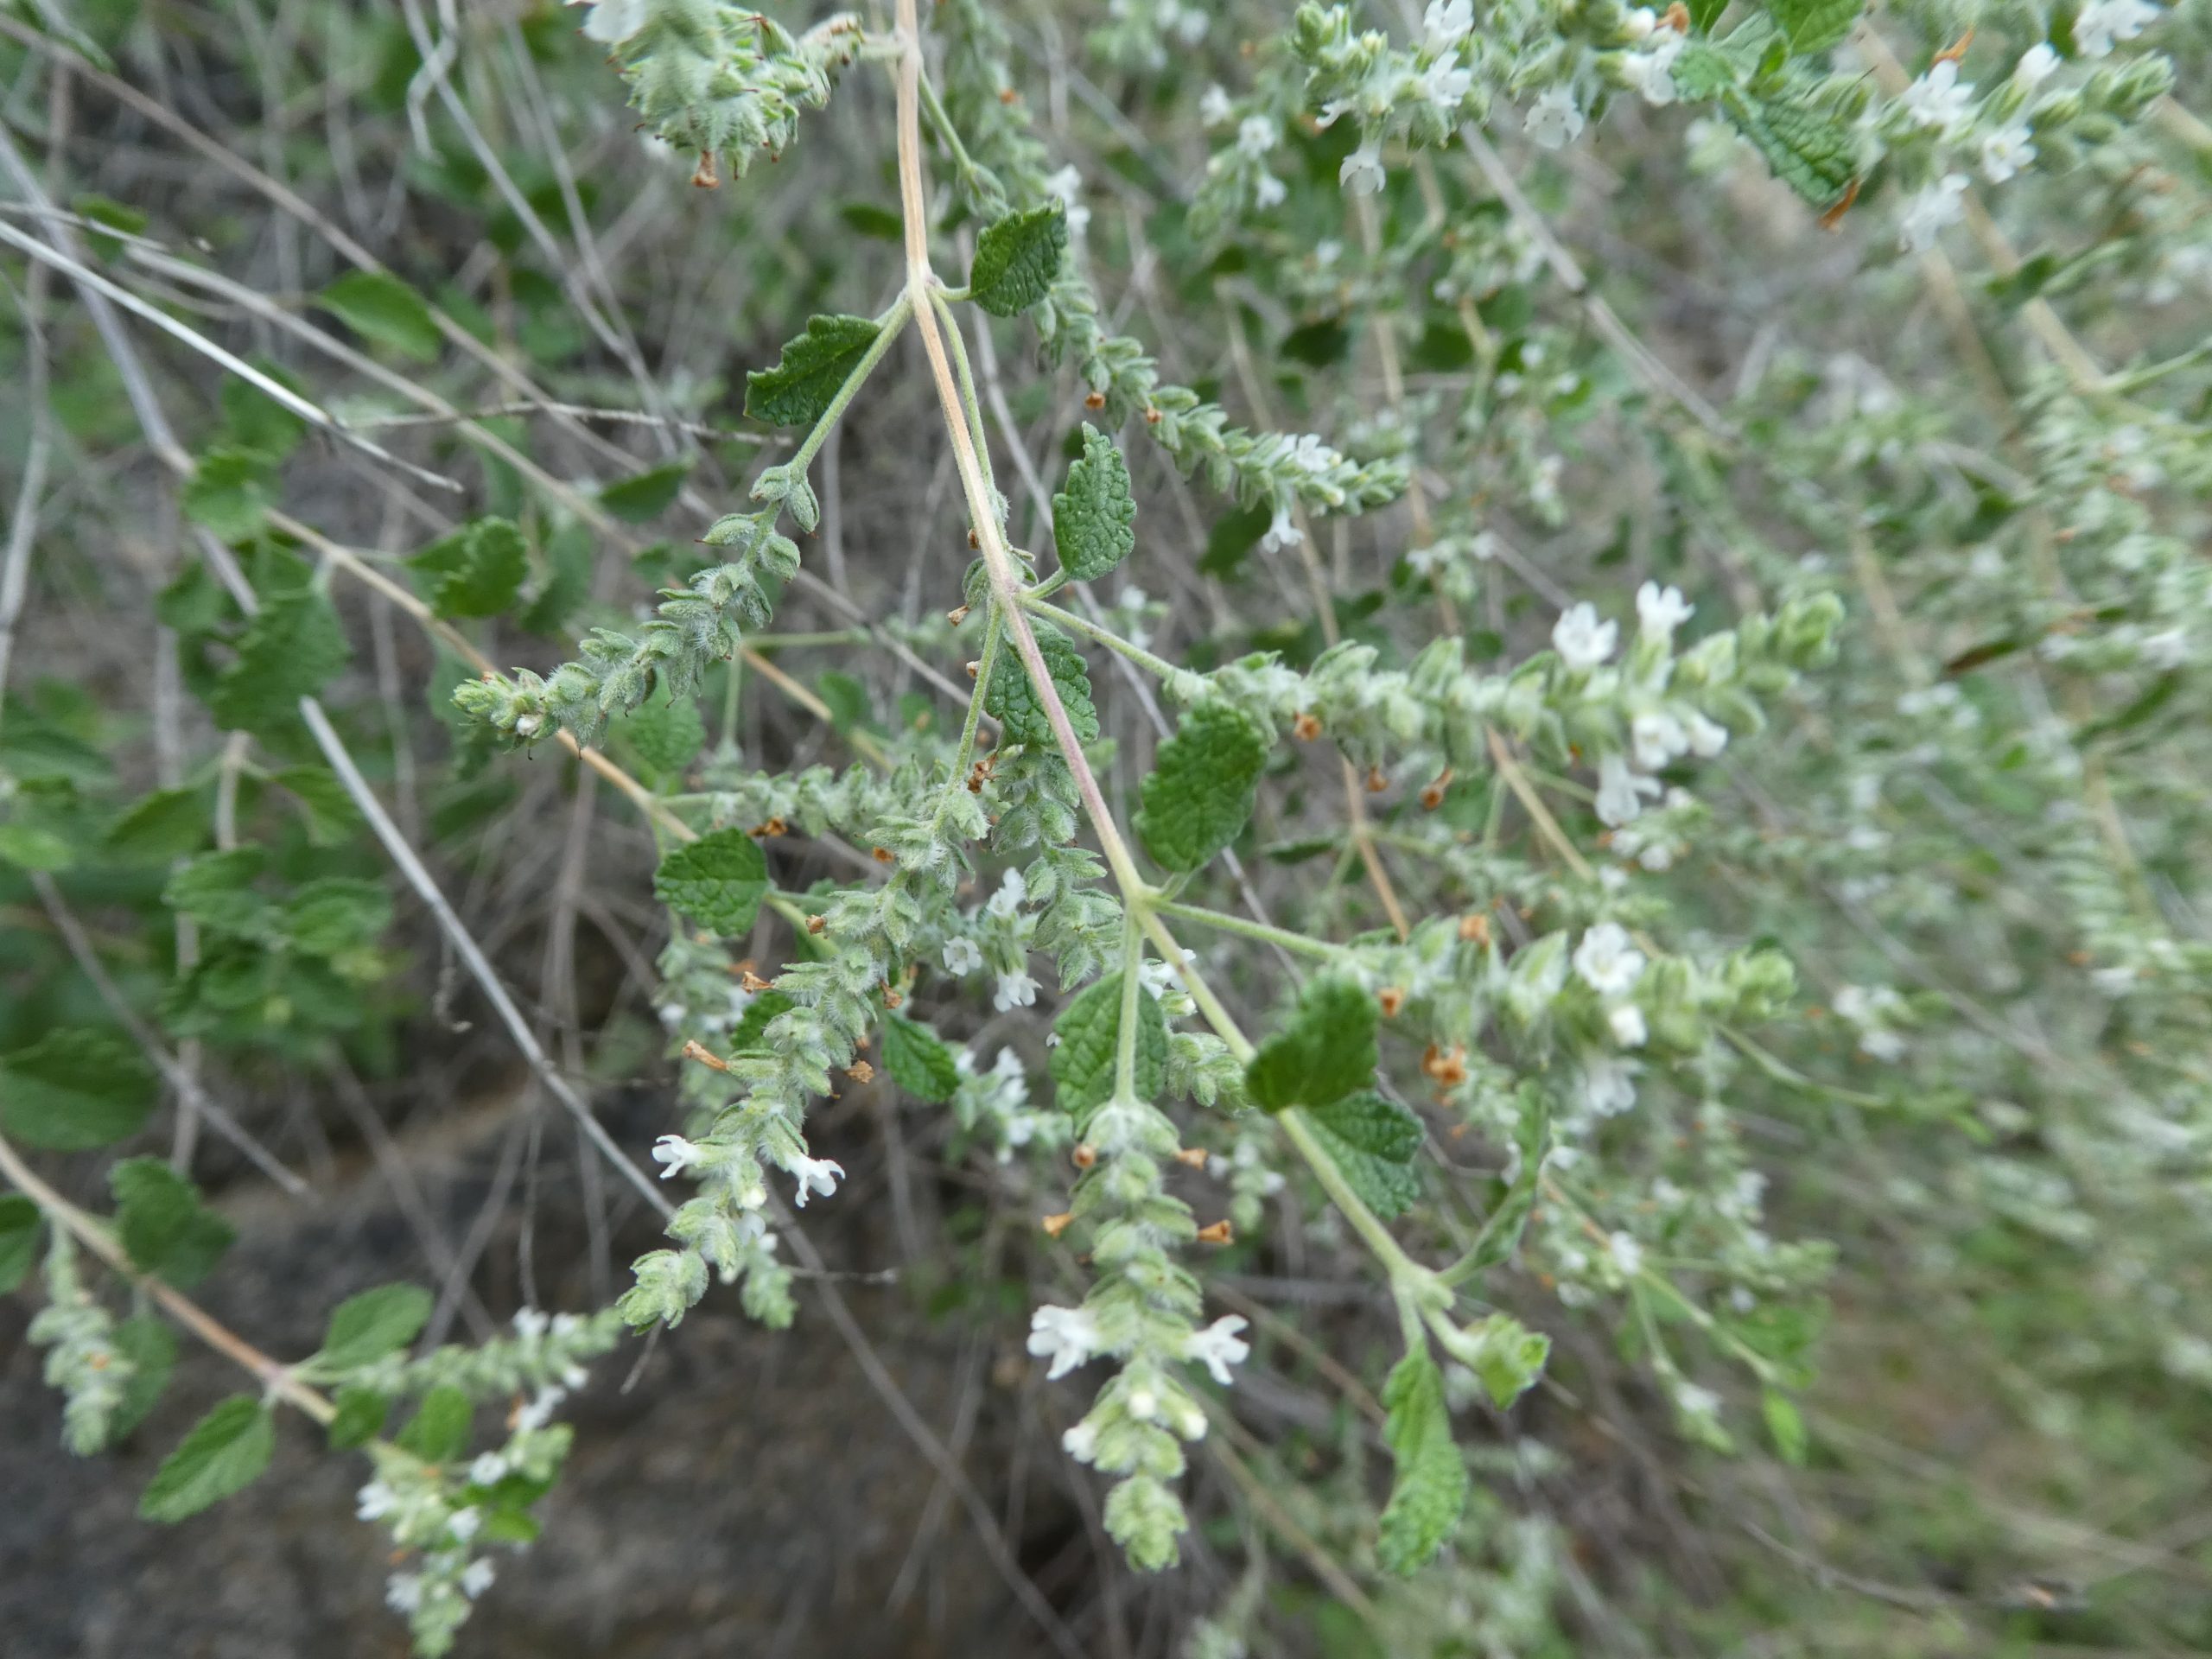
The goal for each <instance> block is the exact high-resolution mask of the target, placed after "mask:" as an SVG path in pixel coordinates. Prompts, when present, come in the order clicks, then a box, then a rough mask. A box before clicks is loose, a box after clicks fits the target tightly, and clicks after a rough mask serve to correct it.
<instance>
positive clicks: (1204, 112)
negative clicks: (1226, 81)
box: [1198, 81, 1236, 127]
mask: <svg viewBox="0 0 2212 1659" xmlns="http://www.w3.org/2000/svg"><path fill="white" fill-rule="evenodd" d="M1235 113H1236V106H1235V105H1232V104H1231V103H1230V99H1229V89H1228V88H1227V87H1225V86H1222V85H1221V84H1220V83H1219V82H1218V81H1217V82H1215V83H1214V85H1212V86H1209V87H1207V88H1206V89H1205V92H1204V93H1203V94H1202V95H1201V96H1200V97H1199V99H1198V119H1199V120H1201V121H1203V122H1205V124H1206V125H1208V126H1210V127H1218V126H1220V125H1222V124H1224V123H1225V122H1226V121H1227V120H1228V119H1229V118H1230V116H1232V115H1234V114H1235Z"/></svg>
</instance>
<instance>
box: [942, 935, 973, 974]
mask: <svg viewBox="0 0 2212 1659" xmlns="http://www.w3.org/2000/svg"><path fill="white" fill-rule="evenodd" d="M982 965H983V952H982V947H980V946H979V945H977V944H976V941H975V940H973V939H969V938H953V939H947V940H946V941H945V942H944V971H945V972H946V973H948V974H972V973H974V972H975V971H976V969H978V968H980V967H982Z"/></svg>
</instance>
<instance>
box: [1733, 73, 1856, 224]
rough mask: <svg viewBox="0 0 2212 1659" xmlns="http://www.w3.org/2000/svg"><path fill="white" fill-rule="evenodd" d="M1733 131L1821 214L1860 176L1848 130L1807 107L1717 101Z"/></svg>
mask: <svg viewBox="0 0 2212 1659" xmlns="http://www.w3.org/2000/svg"><path fill="white" fill-rule="evenodd" d="M1720 107H1721V109H1722V110H1724V111H1726V113H1727V116H1728V118H1729V120H1730V121H1732V122H1733V123H1734V124H1735V126H1736V130H1738V132H1740V133H1742V134H1743V135H1744V137H1746V138H1748V139H1750V140H1751V144H1752V147H1753V148H1754V149H1757V150H1758V152H1759V154H1760V155H1762V156H1764V157H1765V158H1766V164H1767V165H1768V166H1769V167H1770V168H1773V169H1774V175H1775V177H1777V178H1778V179H1780V180H1781V181H1783V183H1784V184H1786V185H1788V186H1789V188H1791V189H1793V190H1795V191H1796V193H1797V194H1799V195H1801V196H1802V197H1803V198H1804V199H1805V200H1807V201H1808V202H1810V203H1811V204H1812V205H1813V206H1814V207H1818V208H1820V209H1821V210H1822V211H1823V212H1825V211H1827V209H1828V208H1830V207H1834V206H1835V205H1836V204H1837V203H1839V202H1840V201H1841V200H1844V197H1845V194H1846V193H1847V192H1848V191H1849V189H1850V188H1851V182H1852V180H1853V178H1855V177H1856V176H1857V175H1858V171H1859V166H1858V154H1857V151H1856V149H1854V148H1853V143H1852V137H1851V130H1850V129H1849V128H1847V127H1846V126H1845V125H1844V124H1842V123H1841V122H1840V121H1838V120H1837V119H1836V118H1834V116H1831V115H1828V114H1827V113H1825V112H1824V111H1819V110H1815V109H1814V108H1812V107H1811V106H1810V105H1805V104H1799V103H1794V102H1789V101H1784V100H1780V99H1776V100H1772V101H1765V102H1761V101H1758V100H1754V99H1751V98H1750V97H1748V96H1746V95H1745V94H1743V93H1739V92H1732V93H1731V94H1729V95H1728V96H1727V97H1726V98H1723V99H1721V101H1720Z"/></svg>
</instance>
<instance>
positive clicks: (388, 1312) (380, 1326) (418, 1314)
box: [315, 1285, 430, 1371]
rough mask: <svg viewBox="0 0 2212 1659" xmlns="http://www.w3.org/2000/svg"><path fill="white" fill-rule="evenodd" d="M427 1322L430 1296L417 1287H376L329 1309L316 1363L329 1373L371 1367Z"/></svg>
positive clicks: (407, 1341)
mask: <svg viewBox="0 0 2212 1659" xmlns="http://www.w3.org/2000/svg"><path fill="white" fill-rule="evenodd" d="M429 1319H430V1293H429V1291H427V1290H424V1289H423V1287H421V1286H420V1285H378V1287H376V1288H375V1289H374V1290H365V1291H363V1292H362V1293H361V1294H359V1295H358V1296H348V1297H347V1298H346V1300H344V1301H342V1302H340V1303H339V1304H338V1306H336V1307H334V1308H333V1309H331V1311H330V1325H329V1327H328V1329H327V1330H326V1331H324V1332H323V1333H322V1347H321V1351H319V1352H318V1353H317V1354H316V1356H315V1358H316V1361H317V1363H319V1364H321V1367H322V1368H323V1369H324V1370H332V1371H352V1370H359V1369H360V1368H361V1367H362V1366H364V1365H373V1364H375V1363H376V1362H377V1361H378V1360H380V1359H382V1358H383V1357H385V1355H387V1354H396V1353H397V1352H398V1351H400V1350H401V1349H403V1348H404V1347H405V1346H407V1344H409V1343H410V1342H412V1341H414V1340H415V1338H416V1336H417V1335H418V1334H419V1333H420V1332H421V1331H422V1329H423V1326H424V1325H427V1324H429Z"/></svg>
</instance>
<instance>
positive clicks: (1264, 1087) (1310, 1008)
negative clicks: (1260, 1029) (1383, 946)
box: [1244, 974, 1380, 1112]
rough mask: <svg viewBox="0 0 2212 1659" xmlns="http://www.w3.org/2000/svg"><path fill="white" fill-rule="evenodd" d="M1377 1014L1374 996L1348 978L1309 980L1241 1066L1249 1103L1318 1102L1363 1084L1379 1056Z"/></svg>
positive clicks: (1275, 1106)
mask: <svg viewBox="0 0 2212 1659" xmlns="http://www.w3.org/2000/svg"><path fill="white" fill-rule="evenodd" d="M1378 1017H1379V1015H1378V1013H1377V1010H1376V1006H1375V999H1374V998H1373V997H1371V996H1370V995H1368V994H1367V993H1366V992H1365V991H1363V990H1362V989H1360V988H1359V987H1358V986H1357V985H1355V984H1353V983H1352V982H1351V981H1350V980H1348V979H1344V978H1341V977H1339V976H1335V975H1331V974H1325V975H1322V976H1319V977H1318V978H1315V979H1313V980H1311V981H1309V982H1307V984H1306V989H1305V992H1304V994H1303V995H1300V998H1299V999H1298V1007H1296V1009H1295V1010H1294V1012H1293V1013H1292V1014H1291V1018H1290V1022H1289V1024H1288V1025H1287V1026H1286V1027H1284V1028H1283V1029H1282V1030H1281V1031H1280V1032H1277V1033H1275V1034H1274V1036H1272V1037H1270V1038H1268V1039H1267V1041H1265V1042H1264V1043H1262V1044H1261V1045H1260V1049H1259V1052H1257V1053H1256V1054H1255V1055H1253V1057H1252V1062H1251V1064H1250V1065H1249V1066H1247V1067H1246V1068H1245V1074H1244V1082H1245V1087H1246V1090H1247V1091H1248V1092H1249V1094H1250V1095H1251V1096H1252V1100H1253V1103H1255V1105H1258V1106H1261V1107H1263V1108H1265V1109H1267V1110H1268V1111H1271V1112H1279V1111H1281V1110H1282V1109H1283V1108H1284V1107H1286V1106H1307V1107H1321V1106H1327V1105H1330V1104H1332V1103H1334V1102H1336V1101H1338V1100H1341V1099H1343V1098H1344V1096H1346V1095H1348V1094H1350V1093H1351V1091H1352V1090H1355V1089H1363V1088H1365V1087H1366V1086H1367V1084H1368V1083H1369V1081H1370V1079H1371V1078H1372V1077H1374V1075H1375V1066H1376V1061H1377V1060H1378V1058H1380V1054H1379V1051H1378V1050H1377V1047H1376V1041H1375V1027H1376V1020H1377V1019H1378Z"/></svg>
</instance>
